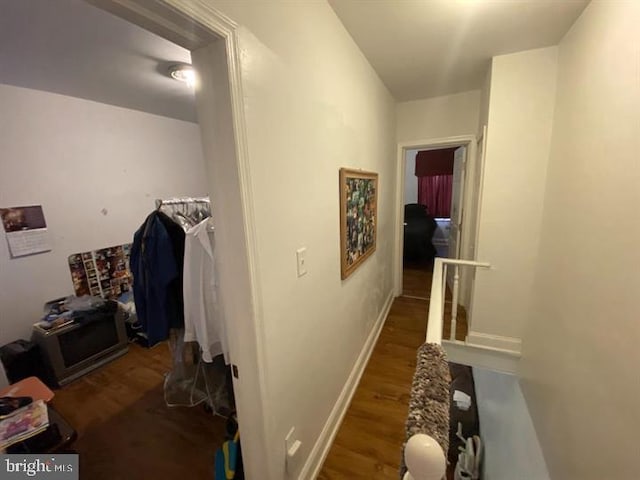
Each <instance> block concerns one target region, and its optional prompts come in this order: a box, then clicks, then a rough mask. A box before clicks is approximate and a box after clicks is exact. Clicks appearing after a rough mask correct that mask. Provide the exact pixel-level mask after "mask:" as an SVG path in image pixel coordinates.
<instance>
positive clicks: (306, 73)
mask: <svg viewBox="0 0 640 480" xmlns="http://www.w3.org/2000/svg"><path fill="white" fill-rule="evenodd" d="M212 4H213V5H214V6H215V7H218V8H219V9H220V10H222V12H223V13H225V14H227V15H228V16H229V17H230V18H231V19H232V20H234V21H236V22H237V23H238V24H239V25H240V27H239V32H238V33H239V37H238V40H239V48H240V51H241V52H242V56H241V62H242V63H241V70H242V71H241V74H242V88H243V93H244V102H245V103H244V105H245V115H246V128H247V138H248V147H249V152H248V154H249V162H250V175H251V191H252V198H253V206H252V207H253V210H254V212H255V225H254V227H255V231H256V234H257V257H256V259H255V261H256V266H257V272H258V277H257V278H256V281H257V285H258V290H256V291H257V293H258V294H259V295H260V299H261V306H262V311H261V312H258V314H259V315H260V318H259V321H261V322H262V325H263V329H264V343H263V345H262V347H263V349H264V356H265V358H264V376H265V384H266V390H267V392H268V399H267V403H268V404H267V411H268V412H269V413H268V415H269V416H268V418H267V423H268V432H269V433H268V438H267V444H266V446H267V448H268V451H269V456H268V458H269V463H268V464H267V465H263V466H262V467H263V471H262V472H261V475H262V476H261V477H260V478H273V479H280V478H283V477H285V471H284V469H285V462H284V460H285V445H284V438H285V436H286V434H287V432H288V430H289V429H290V428H291V427H292V426H295V427H296V434H295V437H296V438H297V439H299V440H300V441H302V447H301V451H300V454H299V455H300V458H299V461H298V462H296V463H297V464H296V465H295V466H293V467H292V470H293V473H292V474H291V475H290V476H291V478H297V476H298V475H299V474H300V471H301V468H302V465H303V464H304V463H305V460H306V459H307V458H308V457H309V455H310V453H311V452H312V448H313V447H314V445H315V443H316V441H317V440H318V438H319V437H320V434H321V432H322V430H323V428H324V426H325V424H326V422H327V421H328V419H329V416H330V414H331V412H332V409H333V407H334V405H335V404H336V402H337V401H338V399H339V396H340V394H341V392H342V390H343V388H344V386H345V383H346V382H347V379H348V377H349V374H350V372H351V370H352V368H353V366H354V363H355V362H356V359H357V358H358V356H359V355H360V353H361V351H362V349H363V346H364V344H365V340H366V339H367V337H368V336H369V334H370V333H371V331H372V328H373V326H374V323H375V321H376V320H377V319H378V317H379V315H380V313H381V311H382V309H383V307H384V305H385V302H386V301H387V299H389V298H390V294H391V291H392V253H393V252H392V249H393V233H394V199H395V197H394V194H395V182H396V178H395V161H396V160H395V158H396V157H395V155H396V149H395V103H394V101H393V98H392V97H391V95H390V94H389V92H388V91H387V89H386V88H385V86H384V85H383V83H382V82H381V81H380V79H379V78H378V77H377V75H376V74H375V72H374V71H373V69H372V68H371V66H370V65H369V63H368V62H367V61H366V59H365V58H364V56H363V55H362V53H361V52H360V51H359V49H358V48H357V46H356V45H355V43H354V42H353V40H352V39H351V37H350V36H349V34H348V33H347V32H346V31H345V29H344V27H343V26H342V24H341V23H340V21H339V20H338V18H337V17H336V15H335V13H334V12H333V10H332V9H331V7H330V6H329V5H328V4H327V3H325V2H220V1H216V2H212ZM310 19H313V22H312V28H310V23H309V22H310ZM320 40H321V41H320ZM340 167H355V168H362V169H364V170H369V171H374V172H378V173H379V175H380V177H379V199H378V237H377V238H378V246H377V250H376V252H375V253H374V255H372V256H371V257H370V258H369V259H367V260H366V261H365V262H364V264H362V265H361V267H360V268H359V269H358V270H357V271H356V272H355V273H353V274H352V275H351V276H350V277H349V278H348V279H346V280H344V281H342V280H341V279H340V249H339V195H338V172H339V168H340ZM303 246H304V247H306V248H307V258H306V265H307V269H308V273H307V274H306V275H304V276H303V277H300V278H298V277H297V275H296V255H295V253H296V249H298V248H300V247H303ZM241 375H242V373H241ZM248 428H251V427H250V426H249V427H248ZM315 453H317V451H315ZM256 478H258V477H256Z"/></svg>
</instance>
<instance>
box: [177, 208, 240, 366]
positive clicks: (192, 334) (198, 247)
mask: <svg viewBox="0 0 640 480" xmlns="http://www.w3.org/2000/svg"><path fill="white" fill-rule="evenodd" d="M209 220H210V219H206V220H203V221H202V222H200V223H199V224H197V225H196V226H194V227H191V228H190V229H188V230H187V234H186V237H185V246H184V284H183V292H184V293H183V295H184V341H185V342H192V341H197V342H198V343H199V344H200V348H201V350H202V359H203V360H204V361H205V362H212V361H213V357H215V356H217V355H220V354H222V355H224V360H225V363H227V364H228V363H229V349H228V347H227V337H226V331H225V327H224V318H223V314H222V308H221V305H220V302H219V299H218V296H217V290H218V285H217V281H216V273H215V257H214V247H215V241H214V239H213V235H212V234H211V235H210V234H209V232H208V228H207V227H208V223H209Z"/></svg>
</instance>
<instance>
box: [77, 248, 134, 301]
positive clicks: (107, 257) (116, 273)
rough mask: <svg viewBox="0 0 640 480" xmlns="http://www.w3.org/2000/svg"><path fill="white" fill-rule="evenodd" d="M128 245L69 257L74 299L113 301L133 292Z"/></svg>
mask: <svg viewBox="0 0 640 480" xmlns="http://www.w3.org/2000/svg"><path fill="white" fill-rule="evenodd" d="M130 252H131V244H130V243H127V244H125V245H117V246H115V247H108V248H101V249H99V250H94V251H92V252H83V253H76V254H73V255H70V256H69V269H70V270H71V279H72V281H73V289H74V291H75V294H76V295H77V296H82V295H93V296H96V297H102V298H106V299H109V300H115V299H117V298H119V297H120V296H121V295H122V294H124V293H127V292H130V291H131V289H132V282H133V277H132V275H131V270H129V257H130Z"/></svg>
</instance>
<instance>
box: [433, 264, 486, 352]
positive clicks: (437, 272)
mask: <svg viewBox="0 0 640 480" xmlns="http://www.w3.org/2000/svg"><path fill="white" fill-rule="evenodd" d="M449 266H451V267H452V268H453V269H454V271H453V286H452V292H451V330H450V332H449V339H448V340H451V341H455V339H456V327H457V321H458V301H459V299H460V267H469V268H489V267H490V266H491V265H490V264H489V263H486V262H476V261H473V260H455V259H453V258H440V257H437V258H436V259H435V262H434V264H433V281H432V282H431V298H430V300H429V316H428V323H427V343H437V344H441V343H442V336H443V328H444V312H445V299H446V292H447V269H448V268H449Z"/></svg>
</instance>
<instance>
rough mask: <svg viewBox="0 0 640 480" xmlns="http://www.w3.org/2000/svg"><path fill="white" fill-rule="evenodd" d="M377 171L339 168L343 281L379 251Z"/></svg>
mask: <svg viewBox="0 0 640 480" xmlns="http://www.w3.org/2000/svg"><path fill="white" fill-rule="evenodd" d="M377 220H378V174H377V173H372V172H364V171H361V170H352V169H348V168H341V169H340V272H341V276H342V279H343V280H344V279H345V278H347V277H348V276H349V275H351V274H352V273H353V272H354V270H356V269H357V268H358V267H359V266H360V264H362V262H364V261H365V260H366V259H367V258H368V257H369V256H371V254H373V252H375V250H376V238H377V231H378V224H377Z"/></svg>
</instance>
